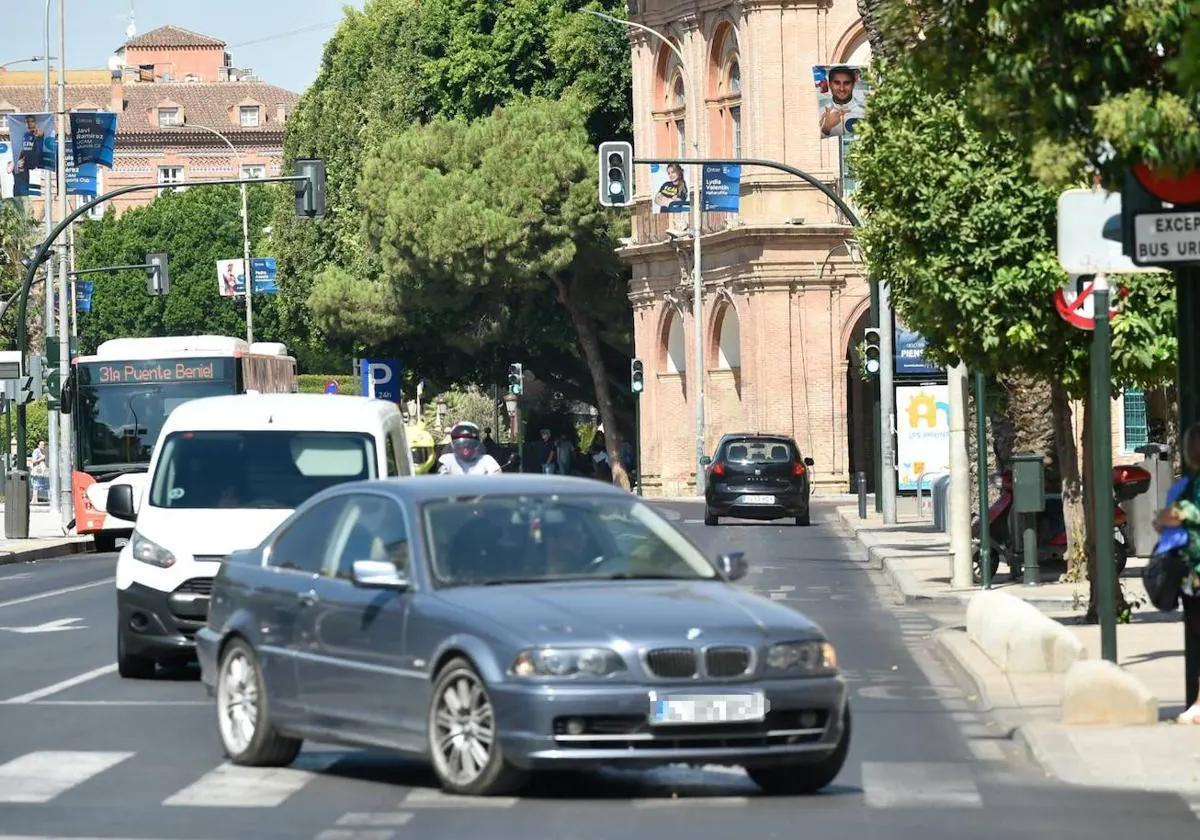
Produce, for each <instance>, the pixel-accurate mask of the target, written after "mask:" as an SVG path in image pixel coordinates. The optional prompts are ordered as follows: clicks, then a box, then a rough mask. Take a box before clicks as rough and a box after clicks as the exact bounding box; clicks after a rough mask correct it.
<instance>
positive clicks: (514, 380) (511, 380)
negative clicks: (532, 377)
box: [508, 362, 525, 397]
mask: <svg viewBox="0 0 1200 840" xmlns="http://www.w3.org/2000/svg"><path fill="white" fill-rule="evenodd" d="M524 378H525V373H524V372H523V371H522V370H521V363H520V362H513V363H512V364H511V365H509V366H508V391H509V393H510V394H516V395H517V396H518V397H519V396H521V385H522V383H523V382H524Z"/></svg>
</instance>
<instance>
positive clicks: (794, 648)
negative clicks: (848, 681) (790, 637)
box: [767, 642, 837, 674]
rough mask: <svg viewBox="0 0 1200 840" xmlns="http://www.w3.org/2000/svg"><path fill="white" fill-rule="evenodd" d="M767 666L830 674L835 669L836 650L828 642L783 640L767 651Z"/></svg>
mask: <svg viewBox="0 0 1200 840" xmlns="http://www.w3.org/2000/svg"><path fill="white" fill-rule="evenodd" d="M767 667H768V668H772V669H774V670H776V671H798V672H800V673H804V674H832V673H834V672H836V671H837V651H835V650H834V649H833V645H831V644H830V643H829V642H785V643H783V644H778V645H772V646H771V648H770V649H769V650H768V651H767Z"/></svg>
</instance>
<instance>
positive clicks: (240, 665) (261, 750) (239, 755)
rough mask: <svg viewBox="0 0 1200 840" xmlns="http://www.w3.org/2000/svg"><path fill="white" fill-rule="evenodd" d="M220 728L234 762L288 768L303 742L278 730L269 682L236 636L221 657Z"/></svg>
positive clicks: (218, 698) (251, 653)
mask: <svg viewBox="0 0 1200 840" xmlns="http://www.w3.org/2000/svg"><path fill="white" fill-rule="evenodd" d="M217 729H218V730H219V731H220V733H221V745H222V746H223V747H224V748H225V754H226V755H227V756H229V759H230V761H232V762H233V763H234V764H242V765H246V766H249V767H286V766H287V765H289V764H291V763H292V761H294V760H295V758H296V755H297V754H298V753H299V752H300V747H301V745H302V744H303V741H301V740H300V739H298V738H288V737H286V736H284V735H280V734H279V733H278V732H276V731H275V727H274V726H272V724H271V713H270V710H269V708H268V703H267V691H266V684H265V683H264V682H263V678H262V670H261V668H260V667H259V663H258V657H257V656H255V654H254V650H253V649H252V648H251V647H250V645H248V644H247V643H246V642H244V641H242V640H241V639H234V640H233V641H232V642H230V643H229V645H228V646H227V647H226V648H225V652H224V654H223V655H222V656H221V667H220V670H219V671H218V673H217Z"/></svg>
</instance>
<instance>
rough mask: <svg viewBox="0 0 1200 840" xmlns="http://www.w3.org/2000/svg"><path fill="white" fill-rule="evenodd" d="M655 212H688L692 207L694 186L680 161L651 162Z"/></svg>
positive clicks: (651, 182)
mask: <svg viewBox="0 0 1200 840" xmlns="http://www.w3.org/2000/svg"><path fill="white" fill-rule="evenodd" d="M650 185H651V188H652V189H653V190H654V199H653V202H654V212H655V213H687V212H689V211H690V210H691V209H692V204H691V200H690V199H691V195H692V188H691V185H690V184H689V183H688V182H687V176H686V175H685V174H684V166H683V164H680V163H652V164H650Z"/></svg>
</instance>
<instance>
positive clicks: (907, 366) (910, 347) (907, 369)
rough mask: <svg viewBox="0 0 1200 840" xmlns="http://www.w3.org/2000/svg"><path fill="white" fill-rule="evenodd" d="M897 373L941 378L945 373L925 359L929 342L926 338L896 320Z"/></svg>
mask: <svg viewBox="0 0 1200 840" xmlns="http://www.w3.org/2000/svg"><path fill="white" fill-rule="evenodd" d="M895 335H896V361H895V373H896V374H897V375H900V376H903V375H907V376H941V375H942V374H943V373H945V371H944V370H943V369H942V368H940V367H938V366H937V365H935V364H933V363H932V362H930V361H928V360H926V359H925V348H926V347H928V346H929V342H928V341H927V340H926V339H925V336H923V335H921V334H920V333H918V332H915V331H914V330H911V329H909V328H908V327H907V326H905V325H904V323H903V322H902V321H901V320H900V319H899V318H897V319H896V333H895Z"/></svg>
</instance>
